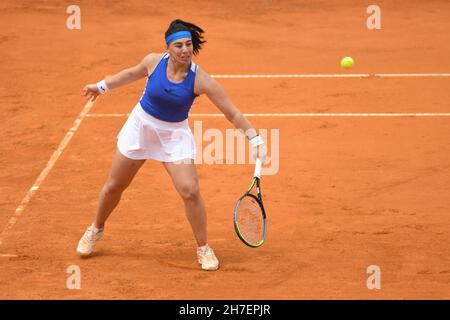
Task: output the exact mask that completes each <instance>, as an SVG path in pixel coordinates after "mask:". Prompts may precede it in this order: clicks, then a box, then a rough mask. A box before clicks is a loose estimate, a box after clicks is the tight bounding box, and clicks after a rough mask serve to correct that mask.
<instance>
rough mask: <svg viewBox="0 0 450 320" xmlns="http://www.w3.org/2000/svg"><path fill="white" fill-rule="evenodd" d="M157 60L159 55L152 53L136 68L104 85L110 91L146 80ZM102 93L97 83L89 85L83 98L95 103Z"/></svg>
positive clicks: (114, 77)
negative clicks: (85, 97)
mask: <svg viewBox="0 0 450 320" xmlns="http://www.w3.org/2000/svg"><path fill="white" fill-rule="evenodd" d="M157 60H158V55H157V54H154V53H151V54H149V55H147V56H146V57H145V58H144V59H142V61H141V62H140V63H138V64H137V65H135V66H134V67H131V68H127V69H124V70H122V71H120V72H118V73H117V74H115V75H113V76H110V77H108V78H107V79H105V80H104V84H105V85H106V88H107V89H108V90H111V89H114V88H118V87H121V86H124V85H127V84H129V83H131V82H134V81H136V80H138V79H141V78H144V77H146V76H148V74H149V71H150V70H152V69H153V67H154V65H155V63H156V62H157ZM100 93H101V92H100V90H99V88H98V86H97V84H96V83H91V84H88V85H86V86H85V87H84V88H83V96H88V98H89V99H91V98H92V101H94V100H95V99H96V98H97V96H98V95H99V94H100Z"/></svg>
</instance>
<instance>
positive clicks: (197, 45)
mask: <svg viewBox="0 0 450 320" xmlns="http://www.w3.org/2000/svg"><path fill="white" fill-rule="evenodd" d="M178 31H189V32H190V33H191V36H192V45H193V47H194V55H197V54H198V52H199V51H200V49H201V48H202V47H203V44H204V43H205V42H206V40H203V35H202V34H203V33H204V32H205V31H203V29H202V28H200V27H199V26H196V25H195V24H193V23H190V22H186V21H183V20H180V19H176V20H173V21H172V22H171V23H170V25H169V28H168V29H167V31H166V34H165V37H166V39H167V37H169V36H170V35H171V34H173V33H175V32H178Z"/></svg>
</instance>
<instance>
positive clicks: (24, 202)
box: [0, 100, 93, 245]
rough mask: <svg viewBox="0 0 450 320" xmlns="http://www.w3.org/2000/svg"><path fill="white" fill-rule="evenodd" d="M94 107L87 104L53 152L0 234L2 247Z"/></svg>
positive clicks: (89, 102)
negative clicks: (7, 234)
mask: <svg viewBox="0 0 450 320" xmlns="http://www.w3.org/2000/svg"><path fill="white" fill-rule="evenodd" d="M92 106H93V102H91V100H89V101H88V102H87V103H86V105H85V106H84V108H83V110H81V112H80V114H79V115H78V117H77V119H76V120H75V122H74V123H73V126H72V127H71V128H70V129H69V131H67V133H66V135H65V137H64V138H63V139H62V141H61V143H60V144H59V146H58V148H57V149H56V150H55V151H54V152H53V155H52V156H51V158H50V160H49V161H48V162H47V165H46V166H45V168H44V169H43V170H42V171H41V173H40V174H39V176H38V178H37V179H36V181H35V182H34V183H33V185H32V186H31V188H30V189H29V190H28V192H27V194H26V195H25V197H24V198H23V200H22V202H21V203H20V204H19V206H18V207H17V208H16V211H15V212H14V214H13V216H12V217H11V218H10V219H9V221H8V223H7V224H6V226H5V228H4V229H3V231H2V233H1V234H0V245H2V243H3V238H4V236H5V234H6V232H7V231H8V230H9V229H11V228H12V227H13V226H14V225H15V224H16V222H17V219H18V218H19V217H20V216H21V215H22V212H23V210H24V209H25V208H26V206H27V205H28V203H29V202H30V200H31V198H32V197H33V195H34V194H35V193H36V191H38V190H39V187H40V186H41V184H42V182H44V180H45V178H46V177H47V175H48V174H49V172H50V171H51V170H52V168H53V166H54V165H55V163H56V161H57V160H58V158H59V156H60V155H61V153H62V152H63V151H64V149H65V148H66V147H67V145H68V144H69V141H70V140H71V139H72V137H73V135H74V134H75V132H76V131H77V130H78V128H79V127H80V124H81V122H82V121H83V119H84V118H85V117H86V115H87V113H88V112H89V111H90V110H91V108H92Z"/></svg>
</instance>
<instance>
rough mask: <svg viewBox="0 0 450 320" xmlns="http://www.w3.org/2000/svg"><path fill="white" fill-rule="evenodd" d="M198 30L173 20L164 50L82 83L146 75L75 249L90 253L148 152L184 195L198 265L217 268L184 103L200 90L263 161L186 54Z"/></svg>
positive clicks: (89, 90)
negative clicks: (93, 212) (94, 209)
mask: <svg viewBox="0 0 450 320" xmlns="http://www.w3.org/2000/svg"><path fill="white" fill-rule="evenodd" d="M203 32H204V31H203V30H202V29H201V28H200V27H198V26H196V25H194V24H192V23H189V22H185V21H182V20H179V19H177V20H174V21H172V23H171V24H170V26H169V28H168V29H167V31H166V33H165V40H166V45H167V47H166V52H165V53H163V54H160V53H150V54H149V55H147V56H146V57H144V59H143V60H142V61H141V62H140V63H139V64H137V65H136V66H134V67H131V68H128V69H125V70H122V71H121V72H119V73H117V74H115V75H114V76H112V77H110V78H108V79H106V80H102V81H100V82H98V83H96V84H88V85H87V86H85V87H84V88H83V95H85V96H87V97H88V98H89V99H92V101H93V100H95V99H96V98H97V96H98V95H100V94H103V93H105V92H107V91H108V90H111V89H115V88H118V87H120V86H124V85H126V84H129V83H131V82H133V81H135V80H138V79H141V78H144V77H146V78H147V84H146V87H145V90H144V93H143V94H142V97H141V99H140V101H139V102H138V103H137V105H136V106H135V107H134V109H133V111H132V112H131V114H130V116H129V118H128V119H127V121H126V122H125V124H124V126H123V127H122V129H121V131H120V133H119V135H118V136H117V151H116V154H115V156H114V159H113V163H112V169H111V172H110V175H109V177H108V179H107V181H106V183H105V185H104V186H103V188H102V190H101V193H100V199H99V204H98V208H97V212H96V216H95V220H94V222H93V224H92V225H91V226H89V227H88V228H87V230H86V232H85V233H84V235H83V236H82V237H81V239H80V241H79V243H78V248H77V252H78V253H79V254H81V255H83V256H88V255H90V254H91V253H92V252H93V250H94V247H95V244H96V242H97V241H98V240H100V239H101V238H102V236H103V234H104V228H105V222H106V220H107V219H108V217H109V215H110V214H111V212H112V211H113V210H114V208H115V207H116V206H117V204H118V203H119V201H120V198H121V195H122V193H123V192H124V190H125V189H126V188H127V187H128V186H129V185H130V183H131V181H132V180H133V178H134V176H135V175H136V173H137V171H138V170H139V168H140V167H141V166H142V165H143V164H144V162H145V160H147V159H152V160H156V161H160V162H162V164H163V166H164V167H165V169H166V170H167V172H168V174H169V175H170V177H171V179H172V181H173V184H174V186H175V189H176V190H177V191H178V193H179V194H180V196H181V198H182V199H183V201H184V205H185V210H186V216H187V219H188V220H189V223H190V225H191V227H192V231H193V233H194V237H195V240H196V241H197V259H198V262H199V264H200V265H201V267H202V269H204V270H217V269H218V268H219V261H218V259H217V257H216V256H215V254H214V251H213V249H212V248H211V247H210V246H209V245H208V241H207V228H206V211H205V205H204V202H203V199H202V197H201V195H200V190H199V184H198V177H197V171H196V167H195V164H194V159H195V156H196V149H195V141H194V137H193V134H192V132H191V130H190V128H189V125H188V114H189V110H190V108H191V106H192V103H193V102H194V100H195V98H196V97H198V96H200V95H202V94H206V95H207V96H208V98H209V99H210V100H211V102H213V103H214V104H215V105H216V106H217V108H218V109H219V110H220V111H221V112H223V114H224V115H225V116H226V118H227V119H228V120H229V121H230V122H231V123H232V124H233V125H234V126H235V127H236V128H237V129H239V130H241V131H242V132H244V133H245V135H246V136H247V138H248V139H249V140H250V144H251V145H252V147H253V150H254V154H255V155H257V156H258V157H260V158H262V159H263V161H264V160H265V158H266V155H267V148H266V146H265V144H264V141H263V139H262V138H261V137H260V136H259V135H257V132H256V130H255V129H254V128H253V127H252V125H251V124H250V122H249V121H248V120H247V119H246V118H245V117H244V116H243V115H242V114H241V112H240V111H239V109H238V108H237V107H236V106H235V105H234V104H233V103H232V102H231V101H230V99H229V98H228V97H227V95H226V93H225V91H224V90H223V88H222V86H221V85H220V84H219V83H218V82H217V81H216V80H214V79H213V78H211V77H210V76H209V75H208V74H207V73H206V72H205V71H204V70H203V69H202V68H200V67H198V66H197V65H196V64H195V63H194V62H193V61H192V56H193V55H196V54H198V52H199V50H200V49H201V48H202V45H203V44H204V43H205V42H206V41H204V40H203V36H202V33H203Z"/></svg>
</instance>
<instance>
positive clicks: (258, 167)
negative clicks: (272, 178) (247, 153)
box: [253, 158, 262, 179]
mask: <svg viewBox="0 0 450 320" xmlns="http://www.w3.org/2000/svg"><path fill="white" fill-rule="evenodd" d="M261 166H262V162H261V159H259V158H256V164H255V172H254V173H253V177H256V178H258V179H260V178H261Z"/></svg>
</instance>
